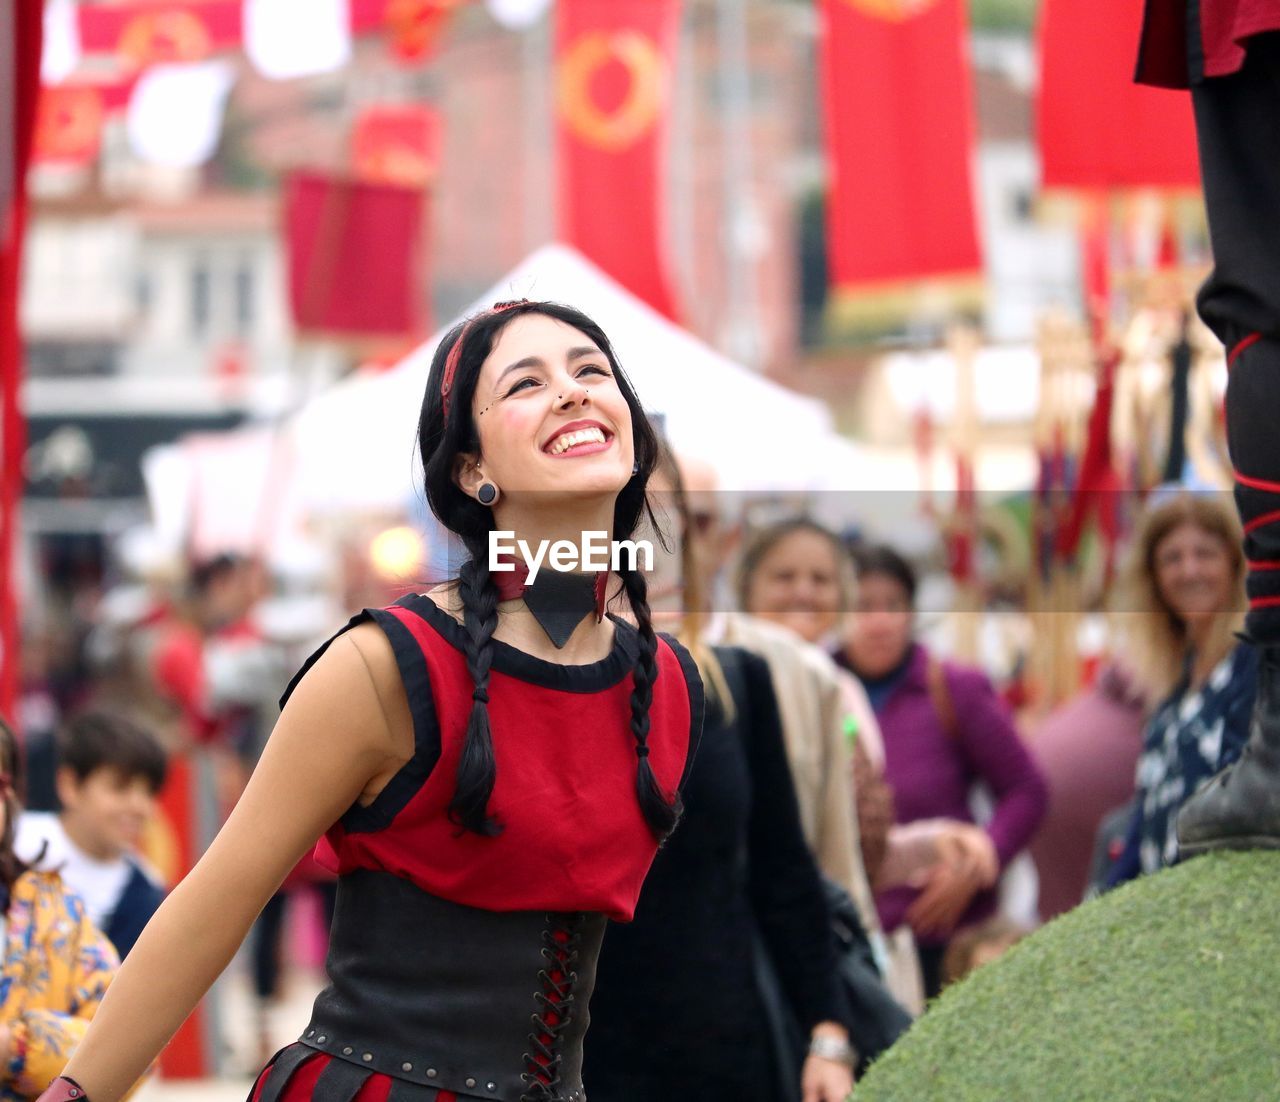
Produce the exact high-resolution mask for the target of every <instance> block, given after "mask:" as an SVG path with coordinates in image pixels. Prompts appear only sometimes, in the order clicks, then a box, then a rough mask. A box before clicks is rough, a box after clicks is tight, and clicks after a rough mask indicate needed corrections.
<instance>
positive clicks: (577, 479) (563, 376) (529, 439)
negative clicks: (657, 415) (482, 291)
mask: <svg viewBox="0 0 1280 1102" xmlns="http://www.w3.org/2000/svg"><path fill="white" fill-rule="evenodd" d="M472 414H473V416H474V418H475V424H476V429H477V432H478V435H479V438H480V454H479V456H478V460H477V464H476V466H477V467H478V469H479V472H480V475H479V477H474V476H475V475H476V472H475V470H474V469H464V471H463V472H462V476H461V478H460V482H461V483H462V486H463V489H464V490H465V491H466V492H468V493H473V492H474V489H475V487H478V486H479V484H480V483H481V482H483V481H486V480H487V481H490V482H492V483H494V484H495V485H496V486H497V487H498V489H499V490H500V491H501V492H502V494H503V496H504V497H505V498H506V499H508V500H512V499H515V498H518V497H519V496H520V495H531V494H537V495H539V499H545V500H550V498H549V495H563V494H570V495H574V496H578V497H580V496H581V495H584V494H586V495H591V494H601V495H612V496H616V495H617V494H618V493H619V491H621V490H622V488H623V487H624V486H625V485H626V484H627V480H628V479H629V478H630V477H631V468H632V465H633V464H634V461H635V460H634V450H635V446H634V439H633V437H632V431H631V410H630V407H628V405H627V402H626V399H625V398H624V397H623V395H622V391H621V389H620V388H619V386H618V382H617V379H615V378H614V375H613V369H612V368H611V367H610V365H609V360H608V357H606V356H605V354H604V352H603V351H601V350H600V349H599V348H598V347H597V346H596V344H595V343H594V342H593V341H592V340H591V339H590V338H589V337H587V336H586V335H585V334H584V333H582V332H580V331H579V330H577V329H574V328H573V327H572V326H570V325H566V324H565V323H564V322H562V321H558V320H556V319H555V318H552V317H548V316H547V315H545V314H523V315H521V316H519V317H517V318H515V319H514V320H512V321H511V322H510V323H508V324H507V325H506V327H505V328H503V330H502V331H501V333H500V334H499V335H498V338H497V340H496V341H495V342H494V346H493V350H492V351H491V352H490V353H489V355H488V357H487V358H486V359H485V361H484V364H483V366H482V367H481V369H480V377H479V379H478V380H477V383H476V390H475V396H474V398H473V400H472Z"/></svg>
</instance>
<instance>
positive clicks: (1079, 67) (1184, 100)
mask: <svg viewBox="0 0 1280 1102" xmlns="http://www.w3.org/2000/svg"><path fill="white" fill-rule="evenodd" d="M1041 12H1042V14H1041V19H1040V100H1039V104H1038V109H1037V110H1038V116H1039V130H1040V160H1041V175H1042V182H1043V184H1044V186H1045V187H1050V188H1051V187H1065V188H1125V187H1171V188H1198V187H1199V186H1200V168H1199V162H1198V160H1197V157H1196V136H1195V126H1194V123H1193V121H1192V117H1191V97H1190V96H1188V95H1187V94H1186V93H1185V92H1183V93H1177V92H1169V91H1166V90H1164V89H1160V88H1147V87H1144V86H1142V85H1138V84H1135V83H1134V81H1133V73H1134V66H1135V64H1136V62H1137V57H1138V36H1139V32H1140V31H1141V29H1142V0H1045V3H1044V7H1043V8H1042V9H1041Z"/></svg>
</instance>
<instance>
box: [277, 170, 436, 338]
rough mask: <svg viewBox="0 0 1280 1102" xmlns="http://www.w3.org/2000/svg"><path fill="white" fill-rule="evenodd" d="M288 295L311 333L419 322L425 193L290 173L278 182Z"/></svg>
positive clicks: (364, 332) (423, 308) (399, 333)
mask: <svg viewBox="0 0 1280 1102" xmlns="http://www.w3.org/2000/svg"><path fill="white" fill-rule="evenodd" d="M285 204H286V210H285V233H286V236H287V240H288V251H289V303H290V306H291V307H292V310H293V318H294V322H295V323H296V324H297V326H298V327H299V328H300V329H304V330H308V331H310V332H312V333H320V334H329V335H340V334H345V335H348V336H357V337H358V336H365V337H403V336H408V335H419V334H421V333H423V332H424V331H425V330H426V327H427V324H428V320H429V316H428V315H429V311H428V309H427V303H428V299H427V290H426V279H425V269H426V263H425V258H424V253H425V250H424V248H423V245H424V237H423V234H424V224H425V217H426V205H427V204H426V193H425V192H424V191H423V190H422V189H421V188H406V187H394V186H391V185H389V184H369V183H362V182H358V181H354V180H346V179H339V178H335V177H331V176H325V175H322V174H320V173H315V172H297V173H294V174H293V175H292V176H291V177H290V178H289V181H288V184H287V187H286V199H285Z"/></svg>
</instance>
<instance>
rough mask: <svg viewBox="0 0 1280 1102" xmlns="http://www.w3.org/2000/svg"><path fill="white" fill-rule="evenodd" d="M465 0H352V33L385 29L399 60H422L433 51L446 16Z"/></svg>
mask: <svg viewBox="0 0 1280 1102" xmlns="http://www.w3.org/2000/svg"><path fill="white" fill-rule="evenodd" d="M465 2H466V0H351V30H352V33H353V34H366V33H368V32H370V31H384V32H386V34H387V39H388V43H389V44H390V47H391V52H392V53H393V54H395V56H396V57H398V58H400V59H401V60H402V61H408V62H413V61H422V60H424V59H426V58H428V57H430V56H431V55H432V54H434V53H435V51H436V47H437V46H438V45H439V42H440V38H441V36H442V35H443V33H444V31H445V28H446V27H447V26H448V25H449V17H450V16H451V15H453V13H454V11H455V10H457V9H458V8H459V7H461V6H462V5H463V4H464V3H465Z"/></svg>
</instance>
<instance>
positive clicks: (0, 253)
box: [0, 0, 44, 720]
mask: <svg viewBox="0 0 1280 1102" xmlns="http://www.w3.org/2000/svg"><path fill="white" fill-rule="evenodd" d="M43 8H44V4H43V0H0V35H3V36H4V37H5V38H6V39H7V40H8V41H5V42H2V43H0V105H2V107H0V110H3V111H4V118H3V119H0V715H3V716H5V717H6V718H7V719H11V720H12V719H14V718H16V717H15V716H14V704H15V703H16V701H17V695H18V670H19V666H20V659H19V651H20V646H21V633H20V630H19V623H18V592H17V585H18V583H17V571H16V570H15V568H14V563H15V561H16V552H17V545H18V507H19V504H20V502H21V500H22V460H23V455H24V454H25V452H26V446H27V444H26V423H25V421H24V420H23V416H22V406H21V397H20V391H21V382H22V339H21V336H20V334H19V332H18V284H19V272H20V270H21V265H22V234H23V229H24V227H25V221H26V177H27V159H28V157H29V156H30V151H31V137H32V133H33V131H34V129H35V115H36V96H37V93H38V91H39V82H40V42H41V35H42V30H43V18H44V17H43Z"/></svg>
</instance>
